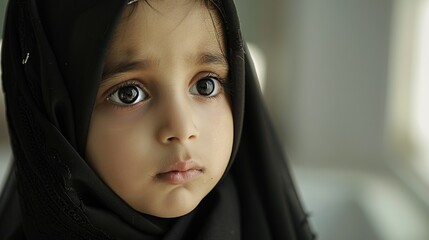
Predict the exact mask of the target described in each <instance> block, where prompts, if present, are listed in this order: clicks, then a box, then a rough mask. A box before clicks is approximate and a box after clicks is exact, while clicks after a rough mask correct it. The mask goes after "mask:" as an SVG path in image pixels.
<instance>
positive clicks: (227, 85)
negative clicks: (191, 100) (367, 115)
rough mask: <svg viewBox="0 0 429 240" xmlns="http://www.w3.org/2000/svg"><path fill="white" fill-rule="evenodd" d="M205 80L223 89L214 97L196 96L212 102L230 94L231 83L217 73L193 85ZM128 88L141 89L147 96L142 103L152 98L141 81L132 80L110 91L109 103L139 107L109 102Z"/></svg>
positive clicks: (126, 106)
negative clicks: (208, 79) (122, 89)
mask: <svg viewBox="0 0 429 240" xmlns="http://www.w3.org/2000/svg"><path fill="white" fill-rule="evenodd" d="M205 78H210V79H213V80H215V81H217V82H218V83H219V84H220V88H221V89H220V90H219V93H218V94H216V95H214V96H204V95H196V96H197V97H202V98H203V99H207V100H212V99H216V98H217V97H219V96H221V94H222V93H225V94H227V95H229V94H230V87H231V86H230V85H231V83H230V81H227V80H226V79H225V78H221V77H220V76H219V75H217V74H215V73H211V72H210V73H207V74H206V75H204V76H203V77H201V78H199V79H198V80H197V81H196V82H195V83H193V84H192V86H194V85H195V84H196V83H197V82H198V81H200V80H202V79H205ZM128 86H136V87H138V88H140V89H141V90H142V91H143V92H144V93H145V94H146V95H147V97H146V99H144V100H142V101H140V102H145V101H147V100H148V99H150V98H151V96H150V94H149V93H148V91H146V90H145V88H144V87H143V86H142V84H141V83H140V82H139V81H136V80H131V81H127V82H123V83H121V84H119V85H117V86H115V87H114V88H113V89H112V90H111V91H109V93H108V95H107V98H106V99H107V101H109V102H110V103H111V105H113V106H114V107H117V108H131V107H134V106H135V105H137V104H138V103H140V102H138V103H135V104H117V103H114V102H112V101H110V100H109V99H110V98H111V97H112V96H113V95H114V94H115V93H116V92H117V91H119V90H120V89H121V88H124V87H128ZM192 86H191V87H192Z"/></svg>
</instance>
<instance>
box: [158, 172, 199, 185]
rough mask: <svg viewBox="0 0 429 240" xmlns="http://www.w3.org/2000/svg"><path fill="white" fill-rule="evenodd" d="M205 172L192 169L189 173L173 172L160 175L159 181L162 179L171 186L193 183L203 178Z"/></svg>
mask: <svg viewBox="0 0 429 240" xmlns="http://www.w3.org/2000/svg"><path fill="white" fill-rule="evenodd" d="M202 174H203V172H202V171H201V170H197V169H190V170H187V171H183V172H182V171H171V172H166V173H160V174H158V175H157V176H158V179H161V180H163V181H165V182H168V183H170V184H176V185H177V184H184V183H187V182H191V181H193V180H195V179H197V178H198V177H199V176H201V175H202Z"/></svg>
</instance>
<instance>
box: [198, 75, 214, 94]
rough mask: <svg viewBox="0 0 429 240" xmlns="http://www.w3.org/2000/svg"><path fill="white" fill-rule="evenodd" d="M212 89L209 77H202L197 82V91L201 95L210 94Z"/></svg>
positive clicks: (212, 84)
mask: <svg viewBox="0 0 429 240" xmlns="http://www.w3.org/2000/svg"><path fill="white" fill-rule="evenodd" d="M213 90H214V83H213V80H211V79H202V80H200V81H198V82H197V91H198V93H199V94H201V95H205V96H207V95H210V94H211V93H212V92H213Z"/></svg>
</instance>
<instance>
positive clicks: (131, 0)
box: [128, 0, 139, 5]
mask: <svg viewBox="0 0 429 240" xmlns="http://www.w3.org/2000/svg"><path fill="white" fill-rule="evenodd" d="M138 1H139V0H130V1H128V5H130V4H133V3H135V2H138Z"/></svg>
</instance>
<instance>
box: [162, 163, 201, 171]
mask: <svg viewBox="0 0 429 240" xmlns="http://www.w3.org/2000/svg"><path fill="white" fill-rule="evenodd" d="M188 170H202V166H201V165H199V164H198V163H197V162H196V161H194V160H186V161H183V160H179V161H176V162H174V163H173V164H171V165H170V166H169V167H168V168H167V169H165V170H164V171H162V172H160V173H159V174H163V173H168V172H185V171H188Z"/></svg>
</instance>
